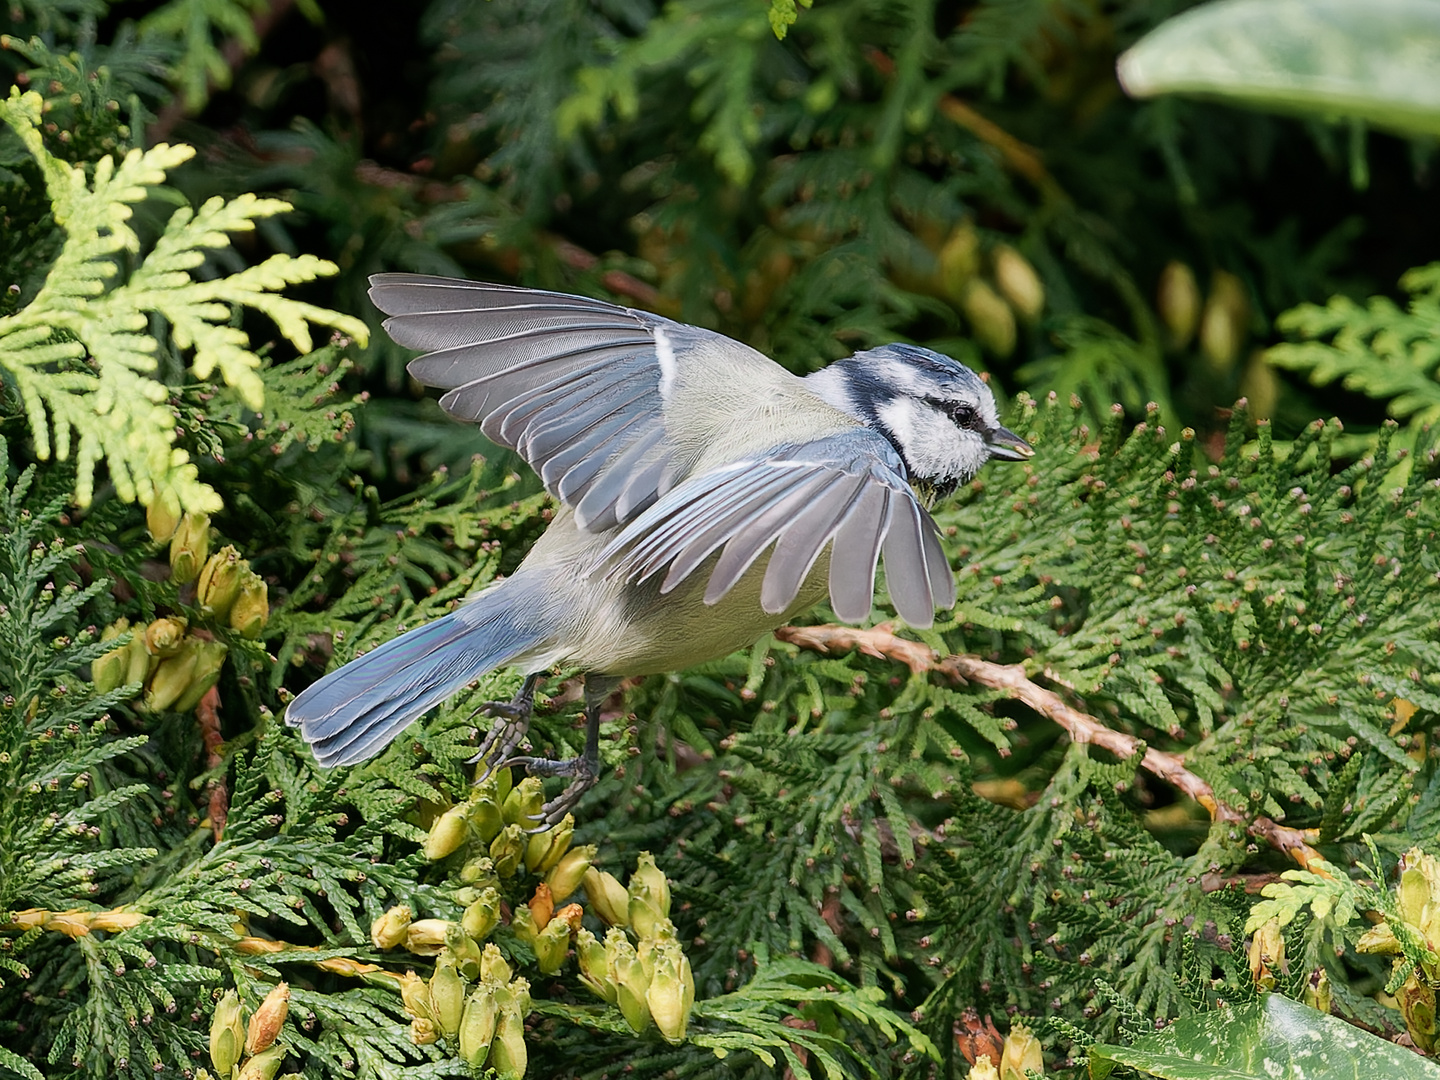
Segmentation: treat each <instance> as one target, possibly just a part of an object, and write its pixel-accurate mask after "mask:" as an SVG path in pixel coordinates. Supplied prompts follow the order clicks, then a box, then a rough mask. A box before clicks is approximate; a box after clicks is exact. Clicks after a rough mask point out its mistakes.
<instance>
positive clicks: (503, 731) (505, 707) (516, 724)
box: [470, 675, 539, 783]
mask: <svg viewBox="0 0 1440 1080" xmlns="http://www.w3.org/2000/svg"><path fill="white" fill-rule="evenodd" d="M538 681H539V676H538V675H531V676H527V677H526V679H525V682H524V684H523V685H521V687H520V689H519V690H517V691H516V692H515V696H514V697H513V698H511V699H510V700H509V701H487V702H485V703H484V704H483V705H481V706H480V707H479V708H478V709H476V710H475V712H474V713H473V714H472V718H473V717H474V716H489V717H493V718H494V720H495V723H494V724H491V725H490V730H489V731H487V732H486V733H485V738H484V739H482V740H481V742H480V745H479V746H478V747H476V749H475V756H474V757H472V758H470V764H472V765H473V764H475V763H476V762H479V761H483V762H485V765H486V768H485V772H484V774H483V775H482V776H480V777H479V778H478V779H477V780H476V783H483V782H484V781H485V780H486V779H488V778H489V776H490V774H491V773H493V772H494V771H495V770H496V769H498V768H499V767H500V765H501V763H502V762H505V759H506V758H508V757H509V756H510V755H511V754H513V753H515V750H516V748H517V747H519V745H520V743H521V741H522V740H523V739H524V738H525V733H526V732H527V731H529V730H530V714H531V713H532V712H534V711H535V684H536V683H537V682H538Z"/></svg>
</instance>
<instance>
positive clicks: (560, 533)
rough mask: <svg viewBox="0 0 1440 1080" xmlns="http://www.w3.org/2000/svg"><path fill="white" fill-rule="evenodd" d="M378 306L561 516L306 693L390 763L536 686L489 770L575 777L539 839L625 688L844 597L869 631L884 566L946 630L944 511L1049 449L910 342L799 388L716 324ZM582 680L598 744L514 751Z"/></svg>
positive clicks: (901, 595)
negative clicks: (442, 609)
mask: <svg viewBox="0 0 1440 1080" xmlns="http://www.w3.org/2000/svg"><path fill="white" fill-rule="evenodd" d="M369 295H370V299H371V301H372V302H373V303H374V304H375V306H376V307H377V308H379V309H380V311H382V312H383V313H385V314H386V315H387V316H388V318H387V319H386V320H385V322H384V327H385V329H386V331H387V332H388V333H389V335H390V337H391V338H392V339H393V340H394V341H395V342H396V343H397V344H399V345H402V346H406V347H409V348H412V349H416V350H420V351H421V353H422V355H420V356H418V357H417V358H415V359H414V360H412V361H410V363H409V367H408V370H409V373H410V374H411V375H412V376H413V377H414V378H415V379H416V380H418V381H419V382H420V383H422V384H424V385H426V386H428V387H433V388H437V389H439V390H442V391H443V395H442V396H441V398H440V406H441V407H442V408H443V409H444V411H445V412H446V413H448V414H449V415H450V416H452V417H454V418H455V419H457V420H460V421H466V422H470V423H476V424H478V425H479V427H480V431H481V432H482V433H483V434H484V435H485V436H486V437H487V438H488V439H490V440H491V441H492V442H494V443H496V444H498V445H500V446H503V447H508V448H510V449H512V450H514V451H516V452H517V453H518V454H519V455H520V456H521V457H522V458H523V459H524V460H525V461H526V462H527V463H528V464H529V465H530V467H531V468H533V469H534V470H535V471H536V472H537V473H538V474H539V477H540V480H541V481H542V483H543V484H544V486H545V489H546V490H547V491H548V492H549V493H550V495H552V496H553V497H554V499H555V501H556V502H557V504H558V508H557V510H556V512H555V514H554V516H553V518H552V519H551V521H550V524H549V526H548V527H547V529H546V530H545V532H544V533H543V534H542V535H541V536H540V537H539V539H538V540H537V541H536V542H535V544H534V546H533V547H532V548H531V549H530V551H529V553H528V554H527V555H526V556H525V558H524V560H523V561H522V562H521V563H520V565H519V566H518V567H517V568H516V569H515V571H514V572H513V573H512V574H511V575H510V576H508V577H506V578H504V579H502V580H499V581H497V582H494V583H492V584H490V585H488V586H487V587H485V588H483V589H481V590H480V591H478V592H476V593H474V594H472V595H471V596H469V597H467V599H466V601H465V602H463V603H462V604H460V605H459V606H457V607H456V609H455V610H453V611H452V612H450V613H449V614H447V615H445V616H443V617H441V618H439V619H436V620H434V621H433V622H429V623H426V624H425V625H422V626H419V627H416V628H414V629H411V630H409V631H407V632H405V633H403V634H401V635H399V636H398V637H395V638H393V639H392V640H390V641H388V642H386V643H385V644H383V645H381V646H379V647H378V648H375V649H373V650H371V651H369V652H366V653H364V654H363V655H361V656H359V657H357V658H355V659H354V660H351V661H350V662H349V663H348V664H345V665H344V666H343V667H341V668H339V669H337V670H335V671H332V672H330V673H329V674H327V675H325V676H323V677H322V678H321V679H319V680H318V681H317V682H315V683H313V684H312V685H310V686H309V687H308V688H306V689H305V690H304V691H302V692H301V693H300V694H299V695H298V696H296V697H295V698H294V699H293V700H292V701H291V702H290V704H289V706H288V708H287V710H286V719H287V721H288V723H289V724H291V725H293V726H296V727H298V728H299V729H300V733H301V735H302V736H303V738H304V739H305V740H306V741H307V742H308V743H309V745H310V747H311V749H312V752H313V754H314V756H315V759H316V761H317V762H318V763H319V764H320V765H321V766H324V767H331V766H341V765H353V764H356V763H359V762H362V761H365V760H367V759H369V758H371V757H373V756H375V755H376V754H378V753H380V752H381V751H382V750H383V749H384V748H385V747H386V746H387V745H388V744H389V743H391V742H392V741H393V740H394V739H395V738H396V737H397V736H398V735H399V734H400V732H401V731H403V730H404V729H405V728H406V727H407V726H408V725H409V724H410V723H411V722H413V721H414V720H416V719H418V718H419V717H421V716H422V715H423V714H424V713H426V712H427V711H428V710H430V709H431V708H433V707H435V706H437V705H439V704H440V703H442V702H443V701H445V700H446V699H447V698H449V697H450V696H451V695H453V694H455V693H456V692H457V691H459V690H460V689H461V688H463V687H464V686H465V685H466V684H468V683H470V682H472V681H474V680H476V679H478V678H479V677H480V676H482V675H484V674H486V673H487V672H490V671H493V670H496V669H499V668H502V667H511V668H518V669H520V670H522V671H523V672H524V673H525V677H524V681H523V683H522V685H521V687H520V689H519V691H518V692H517V693H516V694H515V696H514V698H513V699H512V700H510V701H508V702H489V703H487V704H486V705H484V706H482V707H481V710H480V711H481V712H483V713H484V714H486V715H488V716H490V717H491V718H493V719H494V721H495V722H494V723H493V724H492V725H491V727H490V729H489V731H488V733H487V734H486V736H485V737H484V739H483V741H482V742H481V743H480V745H479V747H478V752H477V754H476V756H475V758H473V759H472V760H474V761H481V760H483V761H485V762H486V763H487V764H488V765H489V767H490V768H491V769H493V768H495V767H498V766H501V765H522V766H524V767H525V769H526V770H527V773H528V774H530V775H537V776H557V777H564V778H568V779H569V781H570V783H569V785H568V786H567V787H566V788H565V790H564V791H563V792H562V793H560V794H559V795H558V796H556V797H555V798H553V799H551V800H549V801H548V802H546V803H545V804H544V806H543V807H542V809H541V811H540V815H539V818H538V825H537V828H538V829H544V828H548V827H549V826H551V825H554V824H555V823H557V822H558V821H560V820H561V818H562V817H563V816H564V814H566V813H568V812H570V811H571V810H572V809H573V808H574V807H575V806H576V805H577V803H578V802H579V799H580V797H581V796H582V795H583V794H584V793H585V792H586V791H587V790H588V789H589V788H590V787H592V786H593V785H594V784H595V783H596V781H597V779H598V778H599V776H600V758H599V731H600V712H601V706H602V704H603V702H604V701H605V700H606V698H607V697H608V696H609V695H610V694H611V693H612V692H613V691H614V689H615V688H616V687H617V686H618V685H619V683H620V682H621V680H622V679H624V678H626V677H632V676H641V675H652V674H658V673H662V672H671V671H678V670H682V669H684V668H687V667H691V666H694V665H696V664H699V663H703V662H705V661H707V660H712V659H715V658H717V657H720V656H724V655H727V654H729V653H731V652H734V651H735V650H737V649H741V648H745V647H747V646H750V645H752V644H754V642H755V641H756V640H757V639H758V638H759V637H761V636H762V635H763V634H765V633H766V632H767V631H770V630H773V629H775V628H776V627H778V626H781V625H783V624H784V623H786V622H788V621H789V620H791V619H792V618H794V617H795V616H797V615H799V614H801V613H803V612H805V611H806V610H808V609H809V608H811V607H813V606H814V605H815V604H816V603H818V602H819V601H821V600H822V599H825V598H826V597H827V595H828V599H829V604H830V608H831V610H832V611H833V612H834V614H835V616H836V617H837V618H838V619H840V620H841V621H844V622H848V623H859V622H863V621H865V620H866V619H868V618H869V617H870V614H871V610H872V607H873V604H874V588H875V574H876V568H877V565H878V564H880V563H881V562H882V561H883V564H884V568H885V582H886V586H887V589H888V592H889V596H890V601H891V603H892V604H893V606H894V608H895V611H896V613H897V614H898V615H899V616H900V617H901V618H902V619H903V620H904V621H905V622H906V623H908V624H909V625H910V626H912V627H915V628H924V627H928V626H930V625H932V623H933V620H934V614H935V609H936V608H937V607H940V608H947V609H948V608H950V607H953V606H954V603H955V581H954V576H953V573H952V571H951V567H950V563H949V559H948V557H947V555H946V553H945V548H944V546H943V545H942V543H941V540H940V533H939V529H938V527H937V526H936V524H935V522H934V520H933V518H931V516H930V513H929V511H930V509H932V508H933V506H934V505H935V504H936V502H938V501H939V500H941V499H944V498H946V497H947V496H949V495H950V494H952V493H953V492H954V491H955V489H956V488H957V487H958V486H959V485H961V484H963V483H966V482H968V481H969V480H970V479H971V478H972V477H974V476H975V474H976V473H977V472H978V471H979V469H980V468H981V467H982V466H983V465H985V464H986V462H988V461H990V460H991V459H996V460H1002V461H1024V460H1026V459H1028V458H1030V457H1031V456H1032V455H1033V453H1034V451H1033V449H1032V448H1031V446H1030V445H1029V443H1027V442H1026V441H1025V440H1024V439H1022V438H1021V437H1020V436H1019V435H1016V434H1015V433H1014V432H1013V431H1011V430H1009V429H1008V428H1006V427H1004V426H1003V425H1002V424H1001V423H1000V420H999V417H998V415H997V409H996V404H995V399H994V396H993V394H992V393H991V391H990V388H989V387H988V386H987V385H986V383H985V382H984V381H983V380H982V379H981V378H980V377H979V376H978V375H976V374H975V373H974V372H973V371H971V370H970V369H969V368H968V367H966V366H965V365H963V364H961V363H959V362H957V361H955V360H953V359H951V358H950V357H948V356H944V355H942V354H940V353H937V352H933V351H931V350H929V349H924V348H920V347H918V346H914V345H907V344H892V345H884V346H881V347H878V348H873V349H869V350H865V351H861V352H857V353H855V354H853V355H852V356H849V357H847V358H845V359H842V360H838V361H835V362H834V363H831V364H829V365H828V366H826V367H823V368H820V369H819V370H817V371H815V372H813V373H811V374H809V375H806V376H803V377H802V376H798V375H795V374H793V373H791V372H789V371H787V370H786V369H785V368H783V367H781V366H780V365H779V364H777V363H775V362H774V361H773V360H771V359H770V358H769V357H767V356H765V355H763V354H762V353H760V352H758V351H756V350H755V349H752V348H750V347H749V346H747V345H744V344H742V343H740V342H738V341H735V340H733V339H732V338H729V337H726V336H724V335H723V334H720V333H718V332H716V331H713V330H707V329H703V328H701V327H697V326H690V325H687V324H684V323H681V322H677V321H674V320H671V319H668V318H664V317H662V316H660V315H656V314H652V313H651V312H648V311H644V310H638V309H631V308H627V307H622V306H618V305H616V304H611V303H607V302H605V301H603V300H597V299H590V298H586V297H582V296H572V295H568V294H564V293H558V292H549V291H544V290H540V289H530V288H523V287H519V286H513V285H499V284H487V283H483V282H474V281H468V280H463V279H458V278H445V277H434V276H428V275H420V274H409V273H383V274H376V275H374V276H373V277H371V279H370V293H369ZM562 665H563V666H565V667H569V668H578V669H580V671H581V672H582V673H583V674H584V680H585V690H584V712H585V745H584V750H583V751H582V752H581V753H580V754H579V755H578V756H576V757H573V758H568V759H564V760H560V761H552V760H549V759H546V758H542V757H535V756H526V755H523V754H522V755H517V753H516V751H517V750H518V749H519V748H520V746H521V743H522V742H523V740H524V737H525V734H526V731H527V728H528V724H529V721H530V716H531V712H532V710H533V708H534V695H535V691H536V688H537V686H538V685H539V684H540V681H541V680H542V678H544V676H545V675H546V674H547V673H548V672H549V671H550V670H551V669H552V668H555V667H557V666H562Z"/></svg>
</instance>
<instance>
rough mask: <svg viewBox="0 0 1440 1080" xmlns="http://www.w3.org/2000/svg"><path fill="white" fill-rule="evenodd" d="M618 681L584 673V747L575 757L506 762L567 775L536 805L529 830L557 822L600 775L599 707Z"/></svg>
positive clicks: (534, 773) (532, 772) (535, 773)
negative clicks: (565, 782) (556, 791)
mask: <svg viewBox="0 0 1440 1080" xmlns="http://www.w3.org/2000/svg"><path fill="white" fill-rule="evenodd" d="M619 685H620V680H619V679H618V678H616V677H614V676H610V675H586V676H585V749H584V750H583V751H582V752H581V754H580V756H579V757H573V758H566V759H565V760H564V761H551V760H549V759H548V758H535V757H515V758H510V759H509V760H508V761H506V762H504V764H506V765H524V766H525V771H526V772H528V773H529V774H530V775H531V776H568V777H570V778H571V783H570V786H569V787H567V788H566V789H565V790H564V791H562V792H561V793H560V794H559V795H557V796H556V797H555V798H553V799H551V800H550V801H549V802H547V803H546V804H545V805H544V806H542V807H541V808H540V816H539V819H538V825H537V827H536V828H535V829H533V830H531V831H532V832H544V831H545V830H546V829H549V828H551V827H553V826H555V825H557V824H559V822H560V819H561V818H563V817H564V816H565V815H566V814H568V813H569V812H570V811H571V810H573V809H575V806H576V804H577V803H579V801H580V797H581V796H582V795H584V794H585V792H587V791H589V790H590V789H591V788H592V787H594V786H595V782H596V781H597V780H598V779H599V778H600V708H601V706H603V705H604V704H605V699H606V698H607V697H609V696H610V693H611V691H613V690H614V689H615V687H617V686H619Z"/></svg>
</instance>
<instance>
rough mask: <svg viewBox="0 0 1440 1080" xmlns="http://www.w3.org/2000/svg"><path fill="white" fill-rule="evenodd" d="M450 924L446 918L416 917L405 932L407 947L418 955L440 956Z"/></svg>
mask: <svg viewBox="0 0 1440 1080" xmlns="http://www.w3.org/2000/svg"><path fill="white" fill-rule="evenodd" d="M450 926H451V924H450V923H448V922H446V921H445V920H444V919H416V920H415V921H414V922H412V923H411V924H410V929H409V930H407V931H406V932H405V948H406V949H408V950H409V951H410V952H412V953H414V954H415V955H416V956H439V955H440V953H441V952H443V951H444V949H445V932H446V931H447V930H449V929H450Z"/></svg>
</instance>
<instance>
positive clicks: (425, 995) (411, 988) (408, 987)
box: [396, 971, 435, 1023]
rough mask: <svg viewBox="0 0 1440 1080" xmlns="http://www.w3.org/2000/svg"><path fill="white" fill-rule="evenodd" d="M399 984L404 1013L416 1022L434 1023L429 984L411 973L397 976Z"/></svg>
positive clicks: (433, 1007) (433, 1004)
mask: <svg viewBox="0 0 1440 1080" xmlns="http://www.w3.org/2000/svg"><path fill="white" fill-rule="evenodd" d="M396 978H397V979H398V980H399V982H400V1000H401V1001H403V1002H404V1003H405V1011H406V1012H408V1013H409V1014H410V1015H411V1016H412V1017H414V1018H415V1019H417V1020H426V1021H429V1022H431V1023H434V1021H435V1003H434V1002H433V1001H432V1000H431V999H430V984H429V983H428V982H426V981H425V980H424V979H422V978H420V976H419V975H416V974H415V972H413V971H407V972H405V974H404V975H397V976H396Z"/></svg>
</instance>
